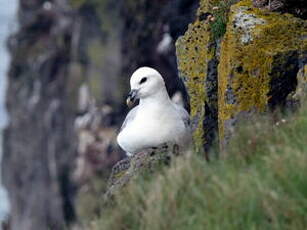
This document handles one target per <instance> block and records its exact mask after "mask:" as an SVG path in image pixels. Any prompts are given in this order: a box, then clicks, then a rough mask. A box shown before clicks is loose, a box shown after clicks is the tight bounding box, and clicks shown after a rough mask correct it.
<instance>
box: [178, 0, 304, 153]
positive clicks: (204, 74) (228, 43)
mask: <svg viewBox="0 0 307 230" xmlns="http://www.w3.org/2000/svg"><path fill="white" fill-rule="evenodd" d="M210 15H213V16H214V18H211V19H210V18H209V19H210V20H208V16H210ZM306 26H307V25H306V21H304V20H303V19H300V18H297V17H295V16H293V15H291V14H281V13H276V12H271V11H269V10H268V9H265V8H262V9H259V8H255V7H254V6H253V3H252V1H251V0H244V1H227V3H226V2H225V1H219V0H202V1H200V7H199V10H198V13H197V19H196V21H195V22H194V23H193V24H191V25H190V26H189V29H188V30H187V32H186V33H185V35H184V36H182V37H180V38H179V39H178V40H177V46H176V48H177V59H178V69H179V74H180V76H181V77H182V78H183V79H184V82H185V84H186V87H187V89H188V92H189V95H190V104H191V117H192V122H193V125H194V142H195V146H196V150H197V151H201V150H203V149H204V150H205V151H206V150H207V149H208V148H209V147H210V144H211V143H212V140H213V139H214V133H215V132H218V134H219V135H218V137H219V140H220V143H221V146H224V144H225V143H227V140H228V137H229V136H230V134H231V133H232V130H233V127H234V125H235V123H236V122H237V120H238V118H239V117H246V116H249V114H250V113H253V112H256V111H257V112H261V111H266V110H267V109H268V108H272V109H274V108H276V106H279V105H287V104H289V103H288V102H289V100H297V97H299V96H300V95H301V94H302V92H305V90H306V87H305V85H306V67H305V66H306V60H307V58H306V53H307V41H306V33H307V32H306V31H307V27H306ZM217 127H218V128H217Z"/></svg>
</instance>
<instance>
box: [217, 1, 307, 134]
mask: <svg viewBox="0 0 307 230" xmlns="http://www.w3.org/2000/svg"><path fill="white" fill-rule="evenodd" d="M239 13H240V14H242V15H244V14H245V15H251V17H254V18H255V19H256V20H257V19H260V20H263V21H264V23H255V25H253V26H251V27H249V28H247V29H248V30H247V31H246V30H245V31H244V28H240V27H238V26H237V25H235V24H236V21H235V17H236V14H239ZM258 22H259V21H258ZM243 33H249V34H250V36H251V38H250V40H247V42H246V43H244V42H242V39H241V38H242V34H243ZM306 34H307V27H306V22H304V21H303V20H300V19H298V18H295V17H293V16H291V15H289V14H283V15H281V14H278V13H272V12H268V11H265V10H260V9H257V8H253V7H252V2H251V1H250V0H245V1H241V2H239V3H238V4H236V5H234V6H232V7H231V12H230V15H229V22H228V25H227V32H226V34H225V36H224V39H223V42H222V46H221V58H220V64H219V68H218V72H219V77H218V82H219V92H218V93H219V97H218V98H219V99H218V101H219V136H220V140H223V138H224V132H225V130H224V128H225V121H227V120H228V119H231V118H234V117H235V116H236V115H238V114H239V113H241V112H247V111H251V110H254V109H256V110H257V111H264V110H265V109H266V108H267V104H268V101H269V100H270V97H269V95H268V93H269V91H270V82H271V75H272V74H274V73H272V71H273V68H274V67H275V66H276V65H278V61H280V62H283V60H284V59H285V58H287V55H288V54H289V53H290V52H293V51H300V50H306V49H307V48H306V46H307V44H306V40H305V41H304V40H303V37H304V36H306ZM289 68H291V67H289ZM275 77H278V74H276V76H275ZM280 77H283V76H280ZM230 93H231V94H232V97H233V98H232V101H231V102H229V101H227V96H228V95H229V94H230Z"/></svg>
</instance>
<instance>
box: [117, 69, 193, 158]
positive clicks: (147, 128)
mask: <svg viewBox="0 0 307 230" xmlns="http://www.w3.org/2000/svg"><path fill="white" fill-rule="evenodd" d="M130 87H131V91H130V93H129V95H128V98H127V104H128V106H129V104H130V105H131V104H134V103H135V101H136V100H137V99H140V102H139V105H138V106H136V107H135V108H133V109H132V110H131V111H130V112H129V113H128V115H127V116H126V119H125V121H124V123H123V125H122V127H121V130H120V133H119V134H118V136H117V142H118V144H119V145H120V147H121V148H122V149H123V150H125V151H126V153H127V155H128V156H131V155H134V154H136V153H138V152H141V151H142V150H144V149H146V148H152V147H157V146H160V145H162V144H165V143H172V144H177V145H178V146H179V149H180V150H187V149H189V147H190V144H191V140H192V138H191V128H190V118H189V114H188V112H187V111H186V110H185V109H184V108H183V107H181V106H179V105H177V104H175V103H173V102H172V101H171V99H170V98H169V96H168V93H167V91H166V87H165V83H164V80H163V78H162V76H161V74H160V73H159V72H158V71H156V70H155V69H153V68H149V67H141V68H139V69H137V70H136V71H135V72H134V73H133V75H132V76H131V79H130Z"/></svg>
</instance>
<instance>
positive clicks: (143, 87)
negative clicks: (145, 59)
mask: <svg viewBox="0 0 307 230" xmlns="http://www.w3.org/2000/svg"><path fill="white" fill-rule="evenodd" d="M130 88H131V90H130V93H129V95H128V98H127V105H128V106H129V107H131V106H133V104H134V103H135V102H136V100H137V99H143V98H147V97H150V96H153V95H155V94H157V93H159V92H160V91H161V90H164V89H165V83H164V80H163V78H162V76H161V74H160V73H159V72H158V71H157V70H155V69H153V68H150V67H141V68H139V69H137V70H136V71H135V72H134V73H133V74H132V76H131V78H130Z"/></svg>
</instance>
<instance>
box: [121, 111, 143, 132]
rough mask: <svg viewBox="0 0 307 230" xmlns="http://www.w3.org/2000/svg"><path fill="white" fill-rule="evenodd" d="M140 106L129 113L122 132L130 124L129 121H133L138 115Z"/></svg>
mask: <svg viewBox="0 0 307 230" xmlns="http://www.w3.org/2000/svg"><path fill="white" fill-rule="evenodd" d="M138 107H139V106H135V107H134V108H133V109H131V110H130V111H129V113H128V114H127V116H126V119H125V120H124V123H123V124H122V127H121V128H120V131H122V130H123V129H124V128H125V127H126V126H127V124H128V122H129V121H131V120H133V119H134V118H135V115H136V111H137V109H138Z"/></svg>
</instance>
